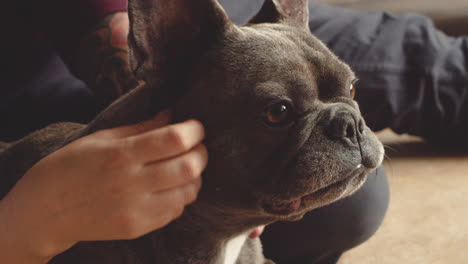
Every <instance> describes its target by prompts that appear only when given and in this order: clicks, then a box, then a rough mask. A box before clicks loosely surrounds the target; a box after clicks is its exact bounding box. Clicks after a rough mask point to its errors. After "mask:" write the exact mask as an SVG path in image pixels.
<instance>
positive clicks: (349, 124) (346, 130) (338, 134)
mask: <svg viewBox="0 0 468 264" xmlns="http://www.w3.org/2000/svg"><path fill="white" fill-rule="evenodd" d="M363 132H364V122H363V120H362V118H361V117H359V116H357V115H355V114H353V113H352V112H349V111H339V112H336V113H335V114H334V115H333V117H332V118H331V119H330V120H329V123H328V124H327V125H326V126H325V133H326V135H327V136H328V137H329V138H330V139H334V140H336V139H348V140H350V141H351V142H352V143H354V144H357V143H358V141H359V140H360V138H361V136H362V133H363Z"/></svg>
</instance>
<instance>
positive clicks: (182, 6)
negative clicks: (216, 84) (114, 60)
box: [128, 0, 235, 85]
mask: <svg viewBox="0 0 468 264" xmlns="http://www.w3.org/2000/svg"><path fill="white" fill-rule="evenodd" d="M128 14H129V19H130V32H129V37H128V44H129V61H130V67H131V69H132V71H133V72H134V74H135V76H136V77H137V78H139V79H142V80H144V81H145V82H146V83H148V84H150V85H151V82H157V80H159V81H160V78H164V79H165V81H164V82H167V81H171V80H172V79H174V80H177V79H180V77H181V75H182V76H183V74H184V71H186V70H188V69H189V68H190V67H191V66H192V65H193V63H194V62H195V61H196V60H197V59H198V57H199V56H201V54H202V53H203V51H204V50H207V49H209V47H210V44H212V43H213V42H214V41H216V39H217V38H220V37H221V36H222V35H223V33H224V32H225V31H226V30H229V28H231V27H235V26H234V24H233V23H232V22H231V21H230V20H229V18H228V16H227V15H226V13H225V12H224V10H223V9H222V7H221V6H220V5H219V4H218V2H217V1H216V0H129V1H128ZM168 79H169V80H168ZM174 85H176V84H174Z"/></svg>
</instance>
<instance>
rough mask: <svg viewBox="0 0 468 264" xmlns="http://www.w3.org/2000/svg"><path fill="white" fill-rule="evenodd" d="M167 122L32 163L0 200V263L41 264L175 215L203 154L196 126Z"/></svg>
mask: <svg viewBox="0 0 468 264" xmlns="http://www.w3.org/2000/svg"><path fill="white" fill-rule="evenodd" d="M168 122H169V116H168V113H167V112H163V113H162V114H160V115H158V117H156V118H155V119H152V120H150V121H146V122H144V123H140V124H137V125H131V126H127V127H120V128H115V129H110V130H103V131H99V132H97V133H94V134H92V135H89V136H87V137H84V138H81V139H79V140H77V141H74V142H72V143H71V144H69V145H67V146H65V147H64V148H62V149H60V150H58V151H57V152H55V153H52V154H51V155H49V156H47V157H46V158H44V159H43V160H41V161H40V162H39V163H37V164H36V165H35V166H34V167H33V168H32V169H30V170H29V171H28V172H27V173H26V174H25V175H24V176H23V178H22V179H21V180H20V181H19V182H18V183H17V184H16V185H15V187H14V188H13V189H12V190H11V191H10V193H9V194H7V196H6V197H5V198H4V199H3V200H2V201H0V262H2V263H25V264H29V263H30V264H35V263H37V264H39V263H47V261H48V260H50V259H51V258H52V257H53V256H55V255H57V254H59V253H61V252H63V251H65V250H66V249H68V248H69V247H71V246H73V245H74V244H75V243H77V242H79V241H96V240H118V239H132V238H136V237H138V236H141V235H143V234H145V233H148V232H150V231H152V230H154V229H158V228H160V227H162V226H164V225H166V224H167V223H168V222H170V221H171V220H173V219H174V218H176V217H178V216H179V215H180V214H181V213H182V211H183V208H184V206H185V205H186V204H188V203H190V202H192V201H193V200H194V199H195V198H196V194H197V192H198V190H199V187H200V177H199V176H200V174H201V171H202V170H203V169H204V167H205V166H206V162H207V153H206V149H205V147H204V146H203V145H201V144H200V142H201V140H202V139H203V137H204V130H203V127H202V126H201V124H200V123H199V122H197V121H193V120H191V121H186V122H184V123H180V124H175V125H168ZM148 208H151V210H148Z"/></svg>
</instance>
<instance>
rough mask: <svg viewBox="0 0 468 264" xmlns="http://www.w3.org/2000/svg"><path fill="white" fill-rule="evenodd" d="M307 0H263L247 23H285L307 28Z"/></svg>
mask: <svg viewBox="0 0 468 264" xmlns="http://www.w3.org/2000/svg"><path fill="white" fill-rule="evenodd" d="M308 2H309V1H308V0H265V2H264V4H263V6H262V8H261V9H260V11H259V12H258V13H257V15H256V16H255V17H253V18H252V19H251V20H250V21H249V24H259V23H286V24H290V25H293V26H298V27H303V28H307V29H308V28H309V8H308Z"/></svg>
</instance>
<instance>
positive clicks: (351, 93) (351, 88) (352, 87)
mask: <svg viewBox="0 0 468 264" xmlns="http://www.w3.org/2000/svg"><path fill="white" fill-rule="evenodd" d="M349 94H350V95H351V98H353V99H354V97H355V96H356V86H354V83H352V84H351V86H349Z"/></svg>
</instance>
